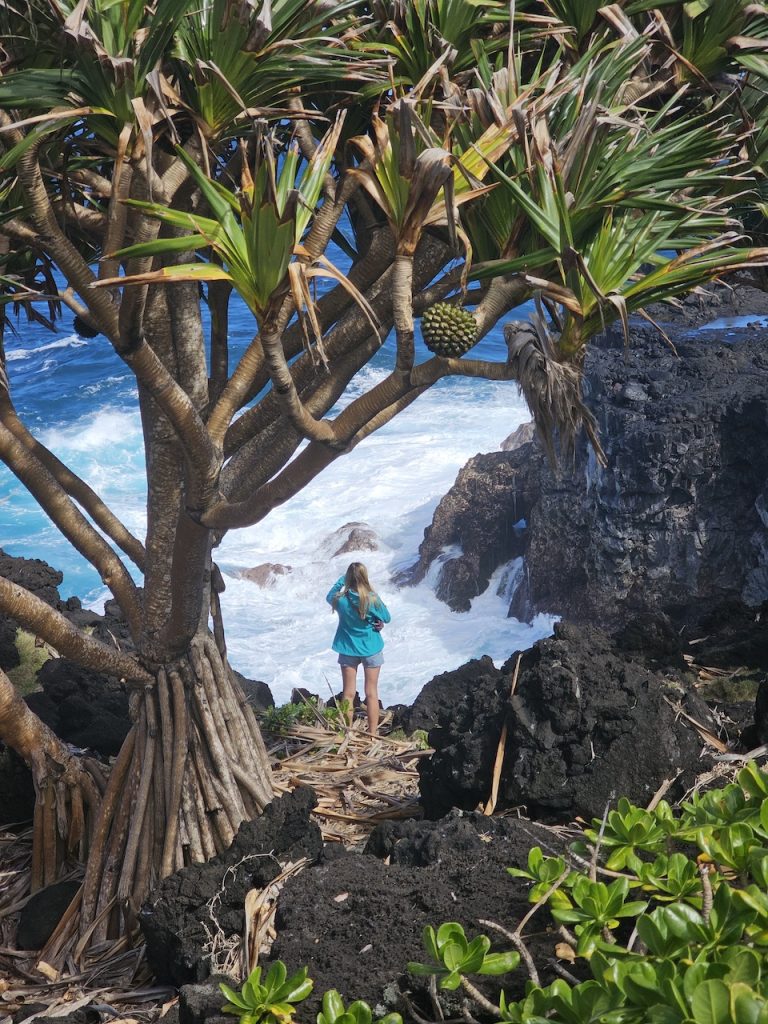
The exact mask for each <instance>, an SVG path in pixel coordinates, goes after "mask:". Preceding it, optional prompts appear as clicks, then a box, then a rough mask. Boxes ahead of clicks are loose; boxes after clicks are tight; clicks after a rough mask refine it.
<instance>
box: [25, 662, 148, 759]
mask: <svg viewBox="0 0 768 1024" xmlns="http://www.w3.org/2000/svg"><path fill="white" fill-rule="evenodd" d="M37 678H38V680H39V682H40V685H41V686H42V692H35V693H31V694H29V695H28V696H27V698H26V701H27V704H28V705H29V707H30V708H31V709H32V710H33V711H34V712H35V714H36V715H38V716H39V717H40V718H42V720H43V721H44V722H45V723H46V725H48V726H50V728H51V729H53V731H54V732H55V733H56V735H57V736H59V737H60V738H61V739H63V740H65V741H66V742H67V743H71V744H72V745H73V746H75V747H80V748H86V749H88V750H93V751H97V752H98V753H100V754H103V755H104V756H106V757H111V756H114V755H115V754H117V753H118V751H119V750H120V747H121V746H122V743H123V740H124V739H125V737H126V736H127V735H128V730H129V729H130V727H131V722H130V718H129V716H128V696H127V694H126V692H125V690H124V688H123V686H122V685H121V683H120V681H119V680H118V679H115V678H114V677H113V676H107V675H104V674H103V673H101V672H94V671H92V670H90V669H86V668H82V667H81V666H80V665H77V664H76V663H75V662H73V661H69V660H68V659H67V658H51V659H50V660H49V661H46V663H45V664H44V665H43V666H42V667H41V669H40V671H39V672H38V674H37Z"/></svg>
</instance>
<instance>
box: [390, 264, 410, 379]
mask: <svg viewBox="0 0 768 1024" xmlns="http://www.w3.org/2000/svg"><path fill="white" fill-rule="evenodd" d="M392 312H393V314H394V318H395V338H396V341H397V362H396V366H397V369H398V370H400V371H402V372H405V373H407V372H408V371H409V370H410V369H411V367H412V366H413V360H414V353H415V347H414V340H413V256H411V255H409V254H404V253H398V255H397V256H396V257H395V265H394V272H393V275H392Z"/></svg>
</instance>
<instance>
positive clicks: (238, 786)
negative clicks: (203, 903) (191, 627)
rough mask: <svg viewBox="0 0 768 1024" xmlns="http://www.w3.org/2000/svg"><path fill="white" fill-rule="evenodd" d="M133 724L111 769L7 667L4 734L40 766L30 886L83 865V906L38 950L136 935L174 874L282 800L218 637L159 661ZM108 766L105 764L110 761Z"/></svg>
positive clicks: (0, 727)
mask: <svg viewBox="0 0 768 1024" xmlns="http://www.w3.org/2000/svg"><path fill="white" fill-rule="evenodd" d="M130 712H131V719H132V722H133V725H132V728H131V731H130V733H129V735H128V737H127V739H126V741H125V743H124V744H123V747H122V749H121V751H120V753H119V755H118V757H117V759H116V760H115V762H114V763H113V765H112V767H111V770H110V771H109V773H108V775H107V777H106V781H105V777H104V773H103V772H102V771H101V770H100V769H99V768H98V767H97V766H95V765H92V764H91V763H90V762H89V760H88V759H87V758H79V757H76V756H74V755H73V754H72V753H71V752H70V751H69V749H68V748H67V746H66V744H64V743H62V742H61V741H60V740H59V739H58V738H57V737H56V736H55V735H54V734H53V733H52V732H51V730H50V729H48V728H47V726H45V725H44V724H43V723H42V722H41V721H40V720H39V719H38V718H37V716H36V715H34V714H32V712H31V711H30V710H29V709H28V708H27V706H26V704H25V703H24V701H23V700H22V699H21V697H19V696H18V694H17V693H16V692H15V690H14V688H13V685H12V683H11V682H10V680H8V678H7V677H6V676H5V675H4V673H0V740H3V741H9V740H12V743H13V746H14V749H15V750H16V751H17V752H18V753H19V755H20V756H21V757H22V758H23V759H24V760H25V761H27V763H28V764H29V765H30V767H31V769H32V772H33V779H34V784H35V790H36V796H37V800H36V809H35V818H34V832H33V864H32V887H33V890H36V889H39V888H41V887H42V886H44V885H48V884H50V883H52V882H54V881H56V879H57V877H58V876H59V873H60V871H61V869H62V867H63V866H64V865H65V864H67V863H69V862H70V861H71V860H72V858H73V857H75V858H77V859H80V860H84V861H85V863H86V871H85V877H84V880H83V885H82V888H81V891H80V892H79V893H78V894H77V896H76V898H75V901H74V904H73V905H74V906H76V907H77V910H78V912H76V913H73V914H69V915H65V917H64V918H63V920H62V926H61V927H60V928H58V929H57V931H56V932H55V933H54V934H53V936H52V937H51V940H50V941H49V944H48V946H47V948H46V950H45V951H43V953H42V954H41V955H42V957H43V959H45V960H46V962H48V963H52V964H61V963H62V962H63V960H64V958H65V957H66V956H67V955H71V954H72V953H73V952H75V953H82V952H83V950H84V949H85V948H87V947H88V946H90V945H94V944H98V943H99V942H103V941H104V940H107V939H116V938H117V937H118V936H121V935H127V936H128V937H129V938H136V937H137V932H136V929H137V914H138V910H139V908H140V906H141V904H142V902H143V901H144V900H145V899H146V897H147V895H148V893H149V891H150V889H151V888H152V887H153V886H154V885H156V884H157V882H158V881H159V880H160V879H161V878H164V877H165V876H166V875H168V874H170V873H171V872H173V871H176V870H178V869H179V868H182V867H184V866H185V865H188V864H193V863H201V862H203V861H205V860H208V859H209V858H210V857H213V856H215V855H216V854H217V853H221V852H222V851H223V850H225V849H226V848H227V847H228V846H229V845H230V843H231V842H232V840H233V838H234V836H235V834H236V832H237V830H238V828H239V827H240V824H241V823H242V822H243V821H245V820H246V819H250V818H253V817H256V816H258V815H259V814H260V813H261V811H262V810H263V809H264V807H266V805H267V804H268V803H269V802H270V800H271V799H272V797H273V790H272V785H271V781H270V766H269V758H268V755H267V752H266V749H265V747H264V743H263V740H262V738H261V733H260V731H259V727H258V723H257V721H256V718H255V715H254V713H253V709H252V708H251V706H250V705H249V704H248V701H247V700H246V698H245V696H244V694H243V692H242V690H241V688H240V686H239V684H238V682H237V680H236V679H235V677H234V675H233V673H232V671H231V669H230V668H229V666H228V664H227V662H226V660H225V659H223V658H222V656H221V654H220V652H219V648H218V646H217V645H216V643H215V641H214V639H213V637H212V636H211V635H210V634H209V633H208V632H207V631H204V632H201V633H200V634H199V635H198V636H196V637H195V639H194V640H193V642H192V644H191V645H190V647H189V649H188V652H187V653H186V654H185V656H184V657H182V658H179V659H177V660H176V661H174V662H172V663H170V664H168V665H166V666H164V667H161V668H158V669H157V671H156V674H155V676H154V678H152V679H151V682H148V684H147V685H144V686H142V687H141V688H139V689H134V690H133V691H132V692H131V697H130ZM102 767H103V766H102Z"/></svg>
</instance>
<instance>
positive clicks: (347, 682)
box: [341, 665, 357, 725]
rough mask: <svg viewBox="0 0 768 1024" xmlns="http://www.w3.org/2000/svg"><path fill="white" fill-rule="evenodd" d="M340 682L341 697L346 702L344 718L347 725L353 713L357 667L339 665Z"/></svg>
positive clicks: (350, 723) (350, 721)
mask: <svg viewBox="0 0 768 1024" xmlns="http://www.w3.org/2000/svg"><path fill="white" fill-rule="evenodd" d="M341 683H342V686H343V688H344V689H343V693H342V699H343V700H345V701H346V702H347V704H348V708H347V711H346V713H345V714H344V719H345V721H346V723H347V725H352V715H353V714H354V706H355V694H356V693H357V668H353V667H352V666H351V665H342V666H341Z"/></svg>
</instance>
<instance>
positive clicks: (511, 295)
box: [475, 277, 531, 338]
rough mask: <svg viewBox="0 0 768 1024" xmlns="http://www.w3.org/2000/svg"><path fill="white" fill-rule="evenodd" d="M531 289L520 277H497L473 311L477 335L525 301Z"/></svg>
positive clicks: (481, 334)
mask: <svg viewBox="0 0 768 1024" xmlns="http://www.w3.org/2000/svg"><path fill="white" fill-rule="evenodd" d="M530 295H531V289H530V288H529V287H528V285H526V283H525V282H524V281H523V279H522V278H521V277H497V278H495V279H494V280H493V281H491V284H490V286H489V288H488V291H487V292H486V294H485V296H484V297H483V299H482V300H481V302H480V304H479V306H478V307H477V310H476V311H475V320H476V321H477V333H478V337H480V338H482V337H483V335H485V334H487V333H488V331H490V329H491V328H492V327H493V326H494V324H496V323H498V321H499V319H500V318H501V317H502V316H504V315H505V313H509V311H510V310H512V309H514V308H515V306H519V305H520V303H521V302H525V300H526V299H527V298H529V297H530Z"/></svg>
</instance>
